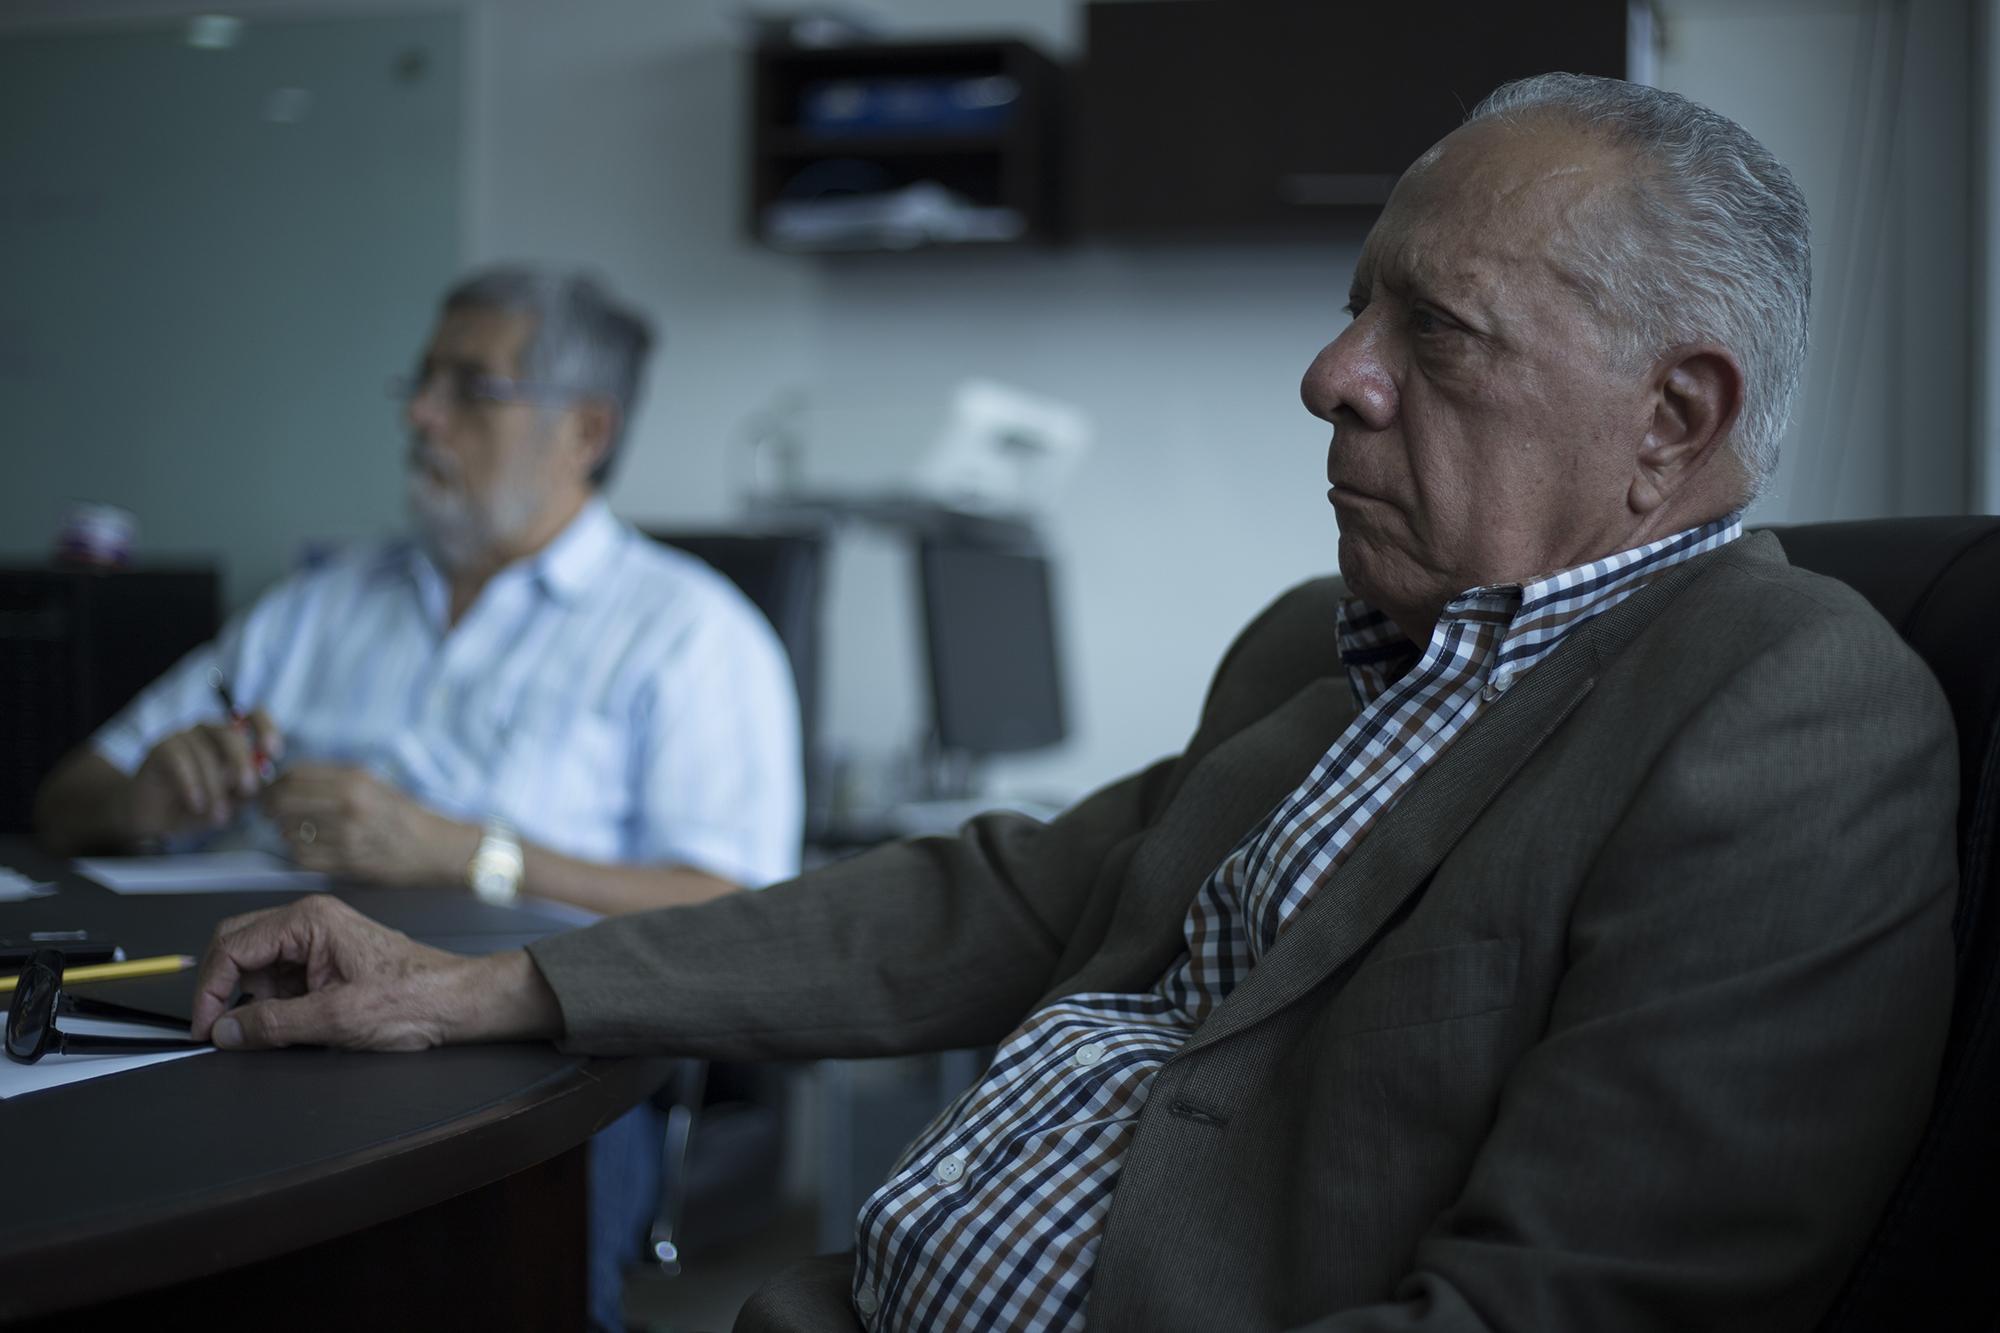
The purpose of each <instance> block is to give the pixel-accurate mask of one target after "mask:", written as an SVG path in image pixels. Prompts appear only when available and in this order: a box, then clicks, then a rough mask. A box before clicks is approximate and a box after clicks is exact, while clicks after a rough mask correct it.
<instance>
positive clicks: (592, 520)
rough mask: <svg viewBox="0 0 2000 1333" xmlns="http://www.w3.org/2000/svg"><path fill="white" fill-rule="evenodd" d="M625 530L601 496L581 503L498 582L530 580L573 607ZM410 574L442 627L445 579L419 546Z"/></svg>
mask: <svg viewBox="0 0 2000 1333" xmlns="http://www.w3.org/2000/svg"><path fill="white" fill-rule="evenodd" d="M624 531H625V525H624V524H622V523H620V522H619V521H618V520H617V518H615V517H613V515H612V513H611V506H610V505H608V504H606V503H605V502H604V497H603V496H601V495H593V496H591V497H590V499H588V500H586V501H584V504H583V508H581V509H579V510H578V511H577V513H576V517H575V518H572V519H571V520H570V521H569V522H568V523H567V524H566V525H564V527H563V530H562V531H561V532H558V533H557V534H556V535H555V538H554V539H553V540H552V541H550V542H549V544H548V545H547V546H544V547H543V548H542V549H541V550H539V551H537V552H536V553H535V554H534V555H532V556H530V557H529V558H528V559H527V560H525V561H522V562H521V563H520V564H518V565H513V566H509V567H508V568H506V569H503V570H501V571H500V572H499V573H498V574H496V575H495V576H494V577H495V578H496V579H504V578H512V579H522V578H526V579H532V580H533V581H534V584H535V586H536V587H537V588H539V589H541V590H542V592H543V593H544V594H545V595H546V596H548V597H550V598H552V599H554V600H556V601H558V602H573V601H575V600H576V599H577V598H579V597H581V596H582V595H583V594H584V593H585V592H586V591H587V590H588V589H589V588H590V587H591V586H592V585H593V584H595V583H596V582H598V580H599V576H600V575H601V574H602V573H603V571H604V568H605V566H606V565H607V564H608V563H609V562H610V561H611V558H612V556H613V555H614V554H615V553H616V552H617V549H618V543H619V539H620V538H621V537H622V536H623V535H624ZM408 559H409V566H408V568H409V571H410V576H411V577H412V578H413V579H414V580H415V582H416V585H417V595H418V598H419V599H420V600H421V601H422V602H423V604H424V608H425V613H426V614H427V615H428V616H429V617H430V618H431V620H432V621H433V622H435V623H437V624H439V625H442V624H443V623H444V605H445V598H446V596H447V595H448V593H447V589H446V585H445V580H444V575H443V574H442V573H441V572H440V571H439V570H438V568H437V566H436V565H435V564H434V563H433V562H432V560H431V558H430V555H429V554H428V553H427V552H426V551H425V550H424V547H423V543H422V542H417V541H413V542H411V543H410V544H409V554H408Z"/></svg>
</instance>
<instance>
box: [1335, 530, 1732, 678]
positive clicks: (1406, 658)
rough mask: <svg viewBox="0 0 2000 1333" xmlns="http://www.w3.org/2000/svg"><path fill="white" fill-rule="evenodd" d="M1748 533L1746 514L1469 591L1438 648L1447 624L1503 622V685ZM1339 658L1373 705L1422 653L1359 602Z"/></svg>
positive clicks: (1353, 605) (1450, 613)
mask: <svg viewBox="0 0 2000 1333" xmlns="http://www.w3.org/2000/svg"><path fill="white" fill-rule="evenodd" d="M1742 535H1743V514H1742V512H1741V511H1740V510H1739V511H1737V512H1736V513H1732V514H1726V515H1724V516H1723V517H1721V518H1719V519H1715V520H1714V521H1712V522H1708V523H1703V524H1699V525H1697V526H1695V527H1692V528H1684V529H1682V530H1681V531H1679V532H1676V533H1674V534H1672V535H1671V536H1667V537H1662V538H1660V539H1659V540H1658V541H1655V542H1648V543H1647V544H1646V545H1644V546H1635V547H1633V548H1632V549H1630V550H1626V551H1619V552H1616V553H1614V554H1612V555H1607V556H1604V557H1602V558H1600V559H1597V560H1592V561H1589V562H1588V563H1586V564H1581V565H1576V566H1573V567H1572V568H1569V569H1564V570H1558V571H1557V572H1556V573H1554V574H1550V575H1547V576H1545V577H1543V578H1539V579H1535V580H1533V581H1532V582H1529V583H1495V584H1489V585H1486V586H1483V587H1478V588H1468V589H1466V590H1465V591H1464V592H1462V593H1460V594H1459V595H1458V596H1456V597H1454V598H1452V599H1451V601H1449V602H1447V603H1446V604H1445V608H1444V613H1443V614H1442V615H1440V616H1439V617H1438V623H1437V627H1436V629H1434V630H1433V631H1432V642H1433V643H1435V642H1436V636H1437V635H1438V634H1440V633H1443V632H1444V631H1445V629H1446V627H1447V626H1449V625H1452V624H1454V623H1456V622H1461V621H1465V620H1474V619H1476V620H1488V621H1490V620H1492V619H1494V618H1495V617H1496V616H1497V617H1500V618H1502V619H1504V621H1505V623H1506V628H1505V629H1504V630H1503V631H1502V632H1501V634H1500V636H1499V639H1498V641H1497V643H1496V646H1495V651H1494V652H1493V654H1492V660H1491V662H1490V663H1489V664H1488V672H1489V674H1490V675H1491V676H1492V677H1494V678H1496V679H1497V680H1498V683H1499V684H1501V685H1502V686H1504V685H1505V684H1506V683H1507V681H1508V680H1511V679H1512V678H1513V677H1514V676H1518V675H1519V674H1520V673H1521V672H1523V671H1526V670H1527V669H1528V668H1529V667H1531V666H1533V665H1535V663H1537V662H1539V661H1541V660H1542V659H1543V658H1544V657H1547V656H1548V655H1549V654H1550V653H1551V652H1553V651H1554V650H1555V647H1556V645H1557V644H1558V643H1560V642H1561V641H1562V639H1563V636H1564V635H1566V634H1568V633H1569V631H1570V630H1572V629H1575V628H1576V627H1577V626H1578V625H1580V624H1582V623H1583V622H1584V621H1586V620H1588V619H1590V618H1591V617H1592V616H1595V615H1598V614H1601V613H1602V612H1605V611H1608V610H1610V609H1611V608H1612V607H1614V606H1616V605H1617V604H1618V603H1620V602H1622V601H1624V600H1625V599H1626V598H1627V597H1630V596H1631V595H1632V594H1633V593H1635V592H1637V591H1638V590H1639V589H1641V588H1643V587H1645V586H1646V584H1648V583H1650V582H1651V581H1652V580H1653V579H1654V578H1656V577H1658V576H1659V575H1660V574H1662V573H1664V572H1665V571H1667V570H1668V569H1671V568H1672V567H1674V566H1675V565H1678V564H1682V563H1684V562H1686V561H1688V560H1692V559H1694V558H1695V557H1696V556H1698V555H1702V554H1705V553H1707V552H1709V551H1713V550H1715V549H1717V548H1718V547H1721V546H1725V545H1727V544H1728V543H1730V542H1732V541H1734V540H1736V539H1737V538H1738V537H1740V536H1742ZM1339 642H1340V660H1341V662H1342V664H1343V665H1344V666H1346V668H1347V675H1348V681H1349V683H1350V684H1351V685H1352V686H1353V688H1354V694H1355V697H1356V698H1357V699H1359V700H1360V701H1361V703H1362V704H1363V706H1366V705H1367V704H1368V703H1369V702H1371V701H1372V700H1373V699H1374V698H1375V697H1376V696H1377V695H1379V694H1381V693H1382V691H1383V690H1385V689H1387V688H1388V687H1389V685H1390V684H1391V683H1393V682H1394V681H1395V680H1396V678H1397V677H1398V676H1400V675H1402V673H1403V672H1404V671H1405V670H1407V669H1408V668H1409V666H1410V665H1411V664H1412V663H1414V662H1415V661H1416V660H1417V658H1418V652H1417V647H1416V645H1415V644H1413V643H1411V642H1410V640H1409V639H1408V638H1407V637H1406V636H1405V635H1404V634H1403V632H1402V631H1401V630H1400V629H1398V628H1397V627H1396V623H1395V622H1394V621H1393V620H1391V619H1389V617H1388V616H1386V615H1384V614H1383V613H1382V612H1380V611H1377V610H1376V609H1375V608H1374V607H1372V606H1370V605H1368V603H1367V602H1366V601H1364V600H1362V599H1361V598H1359V597H1350V598H1348V599H1347V600H1346V601H1344V602H1343V603H1341V606H1340V623H1339Z"/></svg>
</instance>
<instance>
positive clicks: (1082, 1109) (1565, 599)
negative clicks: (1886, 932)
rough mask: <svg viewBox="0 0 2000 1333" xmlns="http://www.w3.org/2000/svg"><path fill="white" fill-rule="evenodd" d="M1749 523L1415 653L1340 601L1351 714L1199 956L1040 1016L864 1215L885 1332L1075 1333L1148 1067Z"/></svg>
mask: <svg viewBox="0 0 2000 1333" xmlns="http://www.w3.org/2000/svg"><path fill="white" fill-rule="evenodd" d="M1741 532H1742V526H1741V524H1740V522H1739V521H1738V519H1737V518H1736V517H1735V516H1733V515H1732V516H1731V517H1729V518H1726V519H1722V520H1719V521H1717V522H1715V523H1711V524H1707V525H1705V526H1702V527H1699V528H1693V529H1690V530H1688V531H1685V532H1681V533H1676V534H1675V535H1673V536H1671V537H1667V538H1664V539H1662V540H1660V541H1658V542H1654V543H1652V544H1650V545H1647V546H1642V547H1639V548H1637V549H1634V550H1630V551H1625V552H1621V553H1619V554H1617V555H1612V556H1607V557H1606V558H1604V559H1602V560H1597V561H1593V562H1592V563H1590V564H1587V565H1582V566H1579V567H1577V568H1575V569H1570V570H1565V571H1563V572H1562V573H1559V574H1554V575H1551V576H1550V577H1548V578H1545V579H1539V580H1537V581H1535V582H1533V583H1529V584H1526V585H1520V584H1504V585H1497V586H1493V587H1484V588H1474V589H1471V590H1470V591H1468V592H1465V593H1463V594H1461V595H1460V596H1458V597H1456V598H1454V599H1453V600H1452V601H1451V602H1450V603H1449V604H1448V605H1447V606H1446V607H1445V609H1444V612H1443V614H1442V615H1441V616H1440V617H1439V619H1438V622H1437V626H1436V628H1435V629H1434V630H1433V632H1432V634H1431V638H1430V642H1429V644H1428V646H1427V647H1426V649H1425V650H1424V652H1423V653H1422V655H1421V657H1420V656H1419V655H1418V653H1417V650H1416V648H1415V647H1414V646H1413V645H1411V644H1410V643H1409V642H1408V640H1406V639H1404V638H1403V637H1402V635H1401V634H1400V632H1399V631H1397V629H1396V628H1395V626H1394V624H1393V623H1391V622H1390V621H1389V620H1388V618H1387V617H1385V616H1383V615H1382V614H1381V613H1380V612H1378V611H1375V610H1373V609H1371V608H1369V607H1368V606H1367V605H1366V604H1365V603H1362V602H1360V601H1358V600H1357V601H1350V602H1348V603H1347V604H1346V605H1345V606H1343V607H1342V608H1341V633H1340V641H1341V658H1342V661H1343V662H1344V663H1345V664H1346V667H1347V670H1348V678H1349V681H1350V683H1351V684H1352V685H1353V688H1354V691H1355V698H1356V701H1357V702H1358V703H1359V704H1360V705H1361V706H1362V707H1361V711H1360V713H1359V714H1358V715H1357V716H1356V717H1355V719H1354V721H1353V722H1352V723H1350V724H1349V725H1348V727H1347V728H1346V729H1345V730H1344V731H1343V732H1342V733H1341V735H1340V737H1339V739H1338V740H1336V741H1335V742H1334V744H1333V746H1332V748H1331V749H1329V750H1328V751H1327V752H1326V754H1325V755H1323V756H1322V757H1321V758H1320V759H1319V761H1318V762H1317V763H1316V764H1315V765H1314V766H1313V769H1312V772H1311V773H1310V774H1308V775H1307V777H1306V780H1305V781H1304V782H1303V783H1301V784H1300V785H1299V787H1298V788H1297V789H1296V790H1294V791H1293V792H1292V793H1291V795H1289V796H1287V797H1286V798H1285V799H1284V800H1283V801H1281V802H1280V803H1279V804H1278V806H1277V808H1276V809H1275V810H1273V811H1272V812H1271V814H1270V815H1269V816H1268V817H1267V818H1266V819H1265V820H1264V821H1263V823H1261V824H1260V825H1259V826H1258V827H1257V828H1256V829H1254V830H1253V831H1252V832H1251V833H1250V834H1249V835H1248V836H1246V837H1245V838H1244V839H1243V841H1242V842H1241V843H1239V844H1238V845H1237V847H1236V848H1235V850H1234V851H1232V852H1231V853H1230V854H1229V855H1228V856H1227V857H1225V858H1224V860H1223V862H1222V864H1221V865H1219V866H1218V867H1216V869H1215V870H1214V872H1212V873H1211V874H1210V875H1209V877H1208V879H1207V881H1206V882H1205V883H1204V884H1203V886H1202V888H1201V889H1200V891H1199V892H1198V893H1197V894H1196V895H1195V900H1194V904H1193V906H1192V907H1191V908H1190V910H1189V912H1188V917H1187V921H1186V925H1185V927H1184V937H1185V939H1186V941H1187V952H1186V953H1185V954H1183V955H1182V956H1181V957H1180V959H1179V960H1178V961H1177V962H1176V963H1175V964H1174V965H1173V966H1172V967H1170V968H1169V969H1168V970H1167V973H1166V975H1165V976H1163V977H1161V978H1160V980H1159V981H1158V983H1156V984H1155V985H1154V986H1153V988H1152V989H1151V990H1149V991H1147V992H1145V993H1143V994H1136V995H1121V994H1108V993H1087V994H1080V995H1070V996H1066V997H1064V998H1063V999H1061V1000H1059V1001H1057V1002H1055V1003H1053V1004H1051V1005H1049V1006H1047V1007H1046V1008H1043V1009H1041V1010H1038V1011H1036V1012H1035V1013H1034V1014H1032V1015H1030V1016H1029V1018H1028V1019H1027V1021H1026V1022H1025V1023H1023V1024H1022V1025H1021V1027H1020V1028H1018V1029H1016V1030H1015V1032H1014V1033H1013V1035H1011V1036H1010V1037H1008V1038H1007V1040H1006V1042H1005V1043H1003V1044H1002V1045H1001V1047H1000V1049H999V1052H998V1053H997V1054H996V1055H995V1057H994V1060H993V1064H992V1067H991V1068H990V1069H988V1070H987V1072H986V1075H985V1077H984V1078H983V1079H982V1080H981V1081H980V1082H979V1083H978V1084H976V1085H975V1086H973V1087H972V1088H971V1089H970V1090H968V1091H967V1092H966V1093H965V1094H964V1095H963V1096H962V1097H960V1098H959V1099H958V1100H957V1101H956V1102H954V1103H953V1104H952V1105H951V1106H950V1107H948V1108H946V1110H945V1111H944V1113H943V1114H942V1115H940V1116H939V1117H938V1118H937V1119H936V1120H935V1121H933V1122H932V1123H931V1124H930V1126H929V1127H928V1128H926V1129H925V1130H924V1132H923V1133H922V1134H920V1135H919V1136H918V1138H917V1140H916V1142H914V1143H913V1144H911V1145H910V1147H909V1148H908V1149H907V1150H906V1151H905V1152H904V1154H903V1157H902V1158H901V1160H899V1161H898V1162H897V1163H896V1165H895V1167H894V1168H893V1169H892V1170H891V1171H890V1174H889V1179H888V1181H887V1182H886V1183H885V1184H884V1185H883V1186H882V1188H880V1189H879V1190H877V1191H876V1192H875V1193H874V1194H873V1195H871V1196H870V1197H869V1199H868V1201H867V1203H866V1204H865V1205H863V1207H862V1210H861V1215H860V1217H859V1219H858V1220H857V1222H856V1263H855V1275H854V1288H853V1299H854V1306H855V1309H856V1311H857V1312H858V1313H859V1314H860V1315H861V1317H862V1320H863V1322H864V1323H866V1324H867V1325H868V1326H869V1327H870V1328H872V1329H876V1330H888V1329H898V1330H902V1329H910V1330H917V1329H943V1328H951V1329H961V1328H991V1329H1015V1328H1032V1329H1038V1330H1040V1329H1081V1328H1082V1327H1083V1318H1084V1305H1085V1301H1086V1300H1087V1298H1088V1296H1089V1292H1090V1279H1091V1272H1092V1268H1093V1266H1094V1264H1095V1262H1096V1257H1097V1247H1098V1244H1099V1242H1100V1240H1101V1239H1102V1237H1103V1232H1104V1220H1105V1217H1106V1215H1107V1214H1108V1213H1109V1211H1110V1208H1111V1196H1112V1191H1113V1189H1114V1188H1115V1187H1116V1185H1117V1181H1118V1170H1119V1166H1120V1164H1121V1162H1122V1160H1123V1157H1124V1153H1125V1148H1126V1145H1127V1144H1128V1143H1129V1142H1130V1140H1131V1137H1132V1134H1133V1131H1134V1130H1135V1129H1136V1128H1137V1126H1138V1121H1139V1113H1140V1111H1141V1110H1142V1109H1143V1108H1144V1106H1145V1103H1146V1094H1147V1091H1148V1090H1149V1088H1150V1087H1151V1084H1152V1081H1153V1076H1154V1075H1155V1074H1156V1073H1157V1072H1158V1071H1159V1068H1160V1066H1161V1065H1162V1064H1164V1063H1165V1062H1166V1061H1167V1060H1168V1059H1169V1058H1170V1057H1171V1056H1172V1055H1173V1053H1174V1052H1175V1050H1177V1049H1178V1048H1179V1047H1180V1046H1181V1044H1182V1043H1183V1042H1185V1041H1186V1040H1187V1039H1188V1038H1189V1037H1190V1036H1192V1035H1193V1034H1194V1032H1195V1030H1196V1029H1197V1028H1199V1027H1200V1026H1201V1024H1202V1023H1203V1022H1204V1021H1205V1020H1206V1019H1207V1018H1208V1016H1209V1015H1210V1014H1211V1013H1213V1012H1214V1011H1215V1009H1216V1007H1217V1006H1218V1005H1220V1004H1221V1003H1222V1001H1223V1000H1224V999H1225V998H1227V996H1228V995H1229V993H1230V992H1231V991H1232V990H1234V989H1235V987H1236V985H1237V984H1238V983H1239V982H1240V981H1241V980H1242V979H1243V977H1244V975H1245V974H1247V973H1248V972H1249V970H1250V969H1251V968H1252V967H1254V966H1256V964H1257V961H1258V960H1259V959H1261V958H1262V957H1263V956H1264V955H1265V954H1266V953H1267V952H1269V950H1270V948H1271V946H1272V945H1273V944H1275V943H1276V942H1277V939H1278V937H1279V936H1280V935H1281V934H1282V933H1283V932H1284V930H1285V927H1286V926H1287V925H1288V924H1289V923H1290V922H1291V921H1292V920H1294V919H1296V917H1297V915H1298V913H1299V912H1300V911H1302V910H1303V909H1304V908H1305V907H1306V906H1307V904H1308V903H1310V902H1311V901H1312V897H1313V894H1314V893H1315V892H1316V891H1317V890H1318V888H1319V887H1320V886H1321V885H1322V884H1324V883H1325V882H1326V881H1327V880H1328V878H1329V877H1330V876H1331V875H1332V874H1333V872H1334V870H1335V869H1337V868H1338V867H1339V866H1340V864H1341V863H1342V862H1343V861H1344V860H1345V859H1346V858H1347V856H1348V854H1349V853H1351V852H1352V851H1353V850H1354V848H1355V847H1356V845H1357V844H1358V843H1359V842H1360V840H1361V838H1362V837H1363V836H1365V835H1366V833H1367V831H1368V830H1369V828H1371V827H1372V826H1373V825H1374V823H1375V821H1376V820H1377V819H1379V818H1380V817H1381V815H1382V813H1383V812H1384V811H1386V810H1387V809H1389V808H1390V807H1391V806H1392V805H1394V804H1395V802H1396V801H1397V800H1398V799H1399V798H1400V797H1401V796H1402V794H1403V793H1404V792H1405V791H1407V790H1408V789H1409V786H1410V784H1411V783H1412V782H1414V781H1415V780H1416V778H1417V777H1418V775H1419V774H1421V773H1422V772H1423V771H1424V769H1425V768H1427V767H1428V766H1429V765H1430V764H1431V763H1432V762H1433V761H1435V760H1436V758H1437V757H1438V755H1440V754H1442V753H1443V752H1444V750H1445V748H1446V747H1447V746H1449V745H1450V744H1451V742H1452V741H1453V740H1454V739H1455V738H1456V737H1457V736H1458V735H1459V734H1460V733H1461V732H1462V731H1464V729H1465V728H1466V726H1468V725H1469V724H1470V723H1471V722H1472V721H1473V719H1474V718H1476V717H1477V716H1478V715H1479V713H1480V712H1481V711H1483V710H1484V709H1485V708H1486V707H1487V706H1488V705H1490V704H1491V703H1492V702H1493V701H1494V700H1495V699H1497V698H1499V697H1500V695H1501V694H1502V693H1504V692H1505V691H1506V690H1507V689H1508V688H1509V687H1510V686H1511V685H1512V684H1513V682H1514V681H1515V680H1516V679H1518V678H1519V677H1520V676H1521V675H1522V673H1524V672H1526V671H1528V670H1530V669H1531V668H1533V667H1534V665H1535V664H1536V663H1537V662H1539V661H1541V660H1542V659H1543V658H1544V657H1546V656H1548V654H1549V653H1550V652H1551V651H1553V650H1554V649H1555V647H1556V645H1557V644H1558V643H1559V642H1561V640H1562V638H1563V636H1564V635H1565V634H1567V633H1568V632H1569V631H1571V630H1573V629H1574V628H1576V626H1578V625H1579V624H1582V623H1583V622H1584V621H1585V620H1588V619H1589V618H1590V617H1592V616H1595V615H1599V614H1601V613H1603V612H1605V611H1608V610H1609V609H1611V608H1612V607H1613V606H1616V605H1617V604H1618V603H1619V602H1622V601H1623V600H1625V598H1627V597H1629V596H1630V595H1631V594H1632V593H1634V592H1637V591H1638V590H1639V589H1640V588H1641V587H1643V586H1645V584H1646V583H1647V582H1648V581H1649V580H1650V579H1652V578H1653V577H1654V576H1655V575H1657V574H1659V573H1660V572H1661V571H1663V570H1665V569H1667V568H1669V567H1671V566H1673V565H1677V564H1679V563H1681V562H1682V561H1685V560H1688V559H1691V558H1693V557H1694V556H1696V555H1700V554H1702V553H1703V552H1706V551H1711V550H1714V549H1716V548H1717V547H1719V546H1722V545H1723V544H1724V543H1726V542H1729V541H1732V540H1734V539H1735V538H1736V537H1737V536H1739V535H1741Z"/></svg>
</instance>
